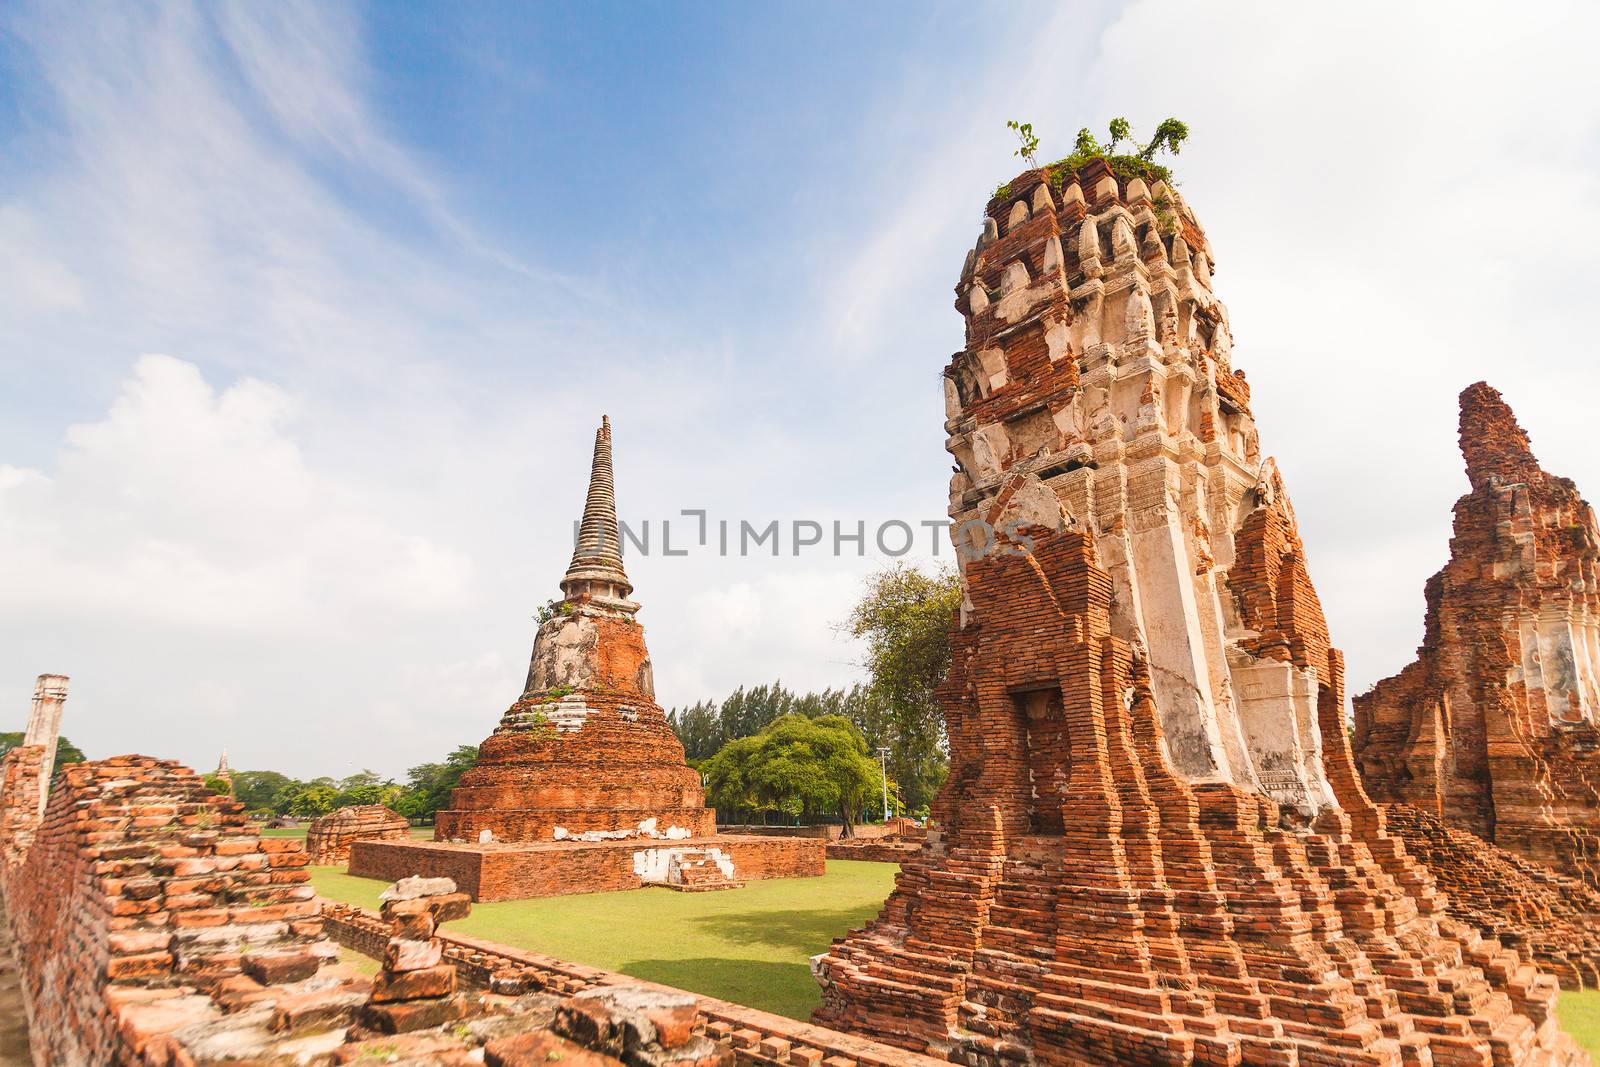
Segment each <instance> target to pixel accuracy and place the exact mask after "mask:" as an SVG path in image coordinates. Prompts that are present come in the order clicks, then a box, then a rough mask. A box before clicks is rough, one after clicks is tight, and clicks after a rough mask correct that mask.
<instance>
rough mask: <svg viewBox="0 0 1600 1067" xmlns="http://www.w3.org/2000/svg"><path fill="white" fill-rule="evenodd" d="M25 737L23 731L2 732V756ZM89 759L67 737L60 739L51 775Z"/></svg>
mask: <svg viewBox="0 0 1600 1067" xmlns="http://www.w3.org/2000/svg"><path fill="white" fill-rule="evenodd" d="M23 736H24V734H23V733H22V731H21V730H0V756H4V755H5V754H6V753H7V752H10V751H11V750H12V749H14V748H16V747H17V746H19V745H21V744H22V738H23ZM88 758H89V757H88V756H85V755H84V754H83V750H82V749H80V748H79V747H78V746H77V745H75V744H73V743H72V742H71V741H68V740H67V739H66V737H64V736H63V737H59V738H57V739H56V762H55V765H54V766H53V767H52V768H51V770H50V773H51V774H54V773H55V772H56V771H59V770H60V769H61V768H62V767H63V766H64V765H66V764H68V763H82V762H83V761H84V760H86V759H88Z"/></svg>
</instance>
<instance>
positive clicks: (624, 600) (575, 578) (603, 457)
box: [561, 415, 639, 614]
mask: <svg viewBox="0 0 1600 1067" xmlns="http://www.w3.org/2000/svg"><path fill="white" fill-rule="evenodd" d="M561 592H562V595H563V596H565V597H566V599H567V600H568V601H573V602H576V601H581V600H584V599H588V600H592V601H595V602H597V603H599V604H602V605H604V606H606V607H611V608H615V609H619V610H623V611H626V612H627V613H628V614H632V613H633V612H634V611H637V610H638V607H639V606H638V605H637V604H635V603H633V602H632V601H631V600H629V599H628V594H630V593H632V592H633V583H632V582H630V581H628V574H627V572H626V571H625V570H623V568H622V537H621V533H620V531H619V530H618V527H617V495H616V482H615V479H614V476H613V474H612V470H611V420H610V419H609V418H607V417H606V416H604V415H602V416H601V417H600V428H599V429H598V430H596V431H595V435H594V462H593V464H592V465H591V466H590V468H589V495H588V497H587V498H586V499H585V501H584V505H583V521H582V522H581V523H580V524H579V526H578V543H577V544H576V545H575V546H574V547H573V550H572V562H571V563H570V564H568V565H567V573H566V574H565V575H564V576H563V577H562V579H561Z"/></svg>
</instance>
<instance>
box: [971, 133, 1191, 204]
mask: <svg viewBox="0 0 1600 1067" xmlns="http://www.w3.org/2000/svg"><path fill="white" fill-rule="evenodd" d="M1006 127H1007V128H1008V129H1011V130H1014V131H1016V133H1017V136H1018V138H1019V139H1022V140H1023V143H1024V146H1025V147H1026V148H1027V149H1028V151H1027V152H1023V151H1021V150H1019V151H1018V152H1017V155H1019V156H1022V157H1023V159H1025V160H1026V161H1027V163H1028V166H1029V167H1033V166H1035V165H1036V163H1035V160H1034V156H1033V153H1034V152H1035V151H1037V150H1038V147H1039V138H1038V137H1036V136H1034V133H1033V126H1032V125H1031V124H1027V123H1023V124H1019V123H1017V122H1016V121H1015V120H1012V121H1010V122H1008V123H1006ZM1024 131H1026V133H1024ZM1188 139H1189V127H1188V125H1187V124H1186V123H1184V122H1182V121H1181V120H1179V119H1175V118H1165V119H1162V120H1161V122H1160V123H1158V124H1157V125H1156V129H1155V133H1154V134H1152V135H1151V137H1150V140H1149V141H1147V142H1145V143H1144V144H1143V145H1140V144H1139V143H1138V142H1137V141H1136V140H1134V136H1133V127H1132V126H1131V125H1130V124H1129V123H1128V120H1127V119H1125V118H1122V117H1121V116H1118V117H1117V118H1114V119H1112V120H1111V121H1110V122H1109V123H1108V124H1107V127H1106V140H1105V141H1104V142H1101V141H1100V140H1099V139H1098V138H1097V137H1095V135H1094V133H1093V132H1092V131H1090V130H1089V128H1088V127H1087V126H1085V127H1084V128H1083V129H1080V130H1079V131H1078V136H1077V137H1076V138H1074V139H1073V142H1072V152H1071V153H1070V154H1068V155H1066V156H1063V157H1062V158H1060V159H1058V160H1056V161H1055V162H1054V163H1048V164H1046V165H1045V168H1044V169H1045V170H1046V171H1047V172H1048V173H1049V180H1050V184H1051V185H1052V186H1053V187H1054V188H1056V189H1057V190H1060V189H1061V187H1062V186H1063V185H1065V184H1066V182H1067V181H1068V180H1069V179H1070V178H1071V177H1072V175H1073V174H1074V173H1075V172H1076V171H1078V170H1079V169H1080V168H1082V167H1083V166H1084V164H1086V163H1088V162H1089V161H1090V160H1091V159H1103V160H1105V161H1106V165H1107V166H1109V167H1110V168H1111V170H1112V172H1113V173H1114V174H1116V175H1117V176H1118V177H1119V178H1124V179H1126V178H1144V179H1146V180H1151V181H1154V180H1156V179H1161V180H1164V181H1171V180H1172V171H1171V170H1170V169H1169V168H1167V167H1165V166H1163V165H1162V164H1160V163H1157V162H1156V161H1155V158H1156V156H1157V154H1159V153H1161V152H1166V153H1167V154H1169V155H1173V156H1176V155H1178V154H1179V153H1180V152H1181V151H1182V149H1183V145H1184V142H1186V141H1187V140H1188ZM1124 145H1126V146H1127V148H1131V149H1133V151H1127V150H1125V149H1124ZM1010 189H1011V186H1010V184H1009V183H1007V184H1004V185H1001V186H1000V187H999V188H998V189H996V190H995V195H996V196H998V197H1004V196H1008V195H1010Z"/></svg>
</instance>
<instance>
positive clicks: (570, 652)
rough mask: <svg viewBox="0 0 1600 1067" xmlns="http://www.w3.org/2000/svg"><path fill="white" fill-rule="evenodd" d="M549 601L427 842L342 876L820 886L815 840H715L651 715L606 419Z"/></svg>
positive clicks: (650, 685)
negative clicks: (812, 881) (521, 664)
mask: <svg viewBox="0 0 1600 1067" xmlns="http://www.w3.org/2000/svg"><path fill="white" fill-rule="evenodd" d="M561 593H562V599H561V600H560V601H558V602H555V603H553V604H552V605H551V606H550V612H549V618H548V619H546V620H545V621H544V622H543V623H542V624H541V625H540V627H539V632H538V634H537V636H536V637H535V638H534V642H533V656H532V662H531V664H530V665H529V668H528V680H527V684H526V686H525V687H524V689H523V693H522V696H521V698H520V699H518V700H517V702H516V703H514V704H512V705H511V707H510V709H509V710H507V711H506V713H505V714H504V715H503V716H501V719H500V724H499V726H498V727H496V729H495V731H494V733H493V734H491V735H490V736H489V737H488V738H487V739H486V740H485V741H484V742H483V744H481V745H480V746H478V760H477V763H476V764H475V765H474V766H473V767H472V768H470V769H469V770H468V771H467V772H466V773H465V774H463V775H462V776H461V782H460V784H459V785H458V786H457V787H456V789H455V791H454V792H453V793H452V794H451V798H450V807H449V808H448V809H447V810H443V811H440V812H439V813H438V816H437V819H436V823H435V831H434V836H435V839H436V841H435V843H432V844H429V843H426V842H399V841H391V842H369V841H361V842H357V843H356V844H355V845H354V846H353V847H352V849H351V852H350V872H351V873H352V874H359V875H363V876H366V877H374V878H391V879H392V878H399V877H404V876H405V875H409V874H425V875H430V876H439V877H448V878H451V879H454V880H455V882H456V884H458V885H460V886H461V887H462V888H463V889H464V890H466V891H467V892H468V893H470V894H472V898H473V899H474V900H508V899H514V898H517V897H528V896H545V895H552V894H559V893H593V892H603V891H607V890H616V889H633V888H638V887H639V886H642V885H649V884H661V885H670V886H673V887H675V888H686V887H690V886H692V887H694V888H696V889H702V890H703V889H709V888H714V887H724V888H731V887H733V886H735V885H737V884H738V883H739V882H741V881H744V880H747V879H753V878H782V877H793V876H796V875H820V874H822V873H823V867H824V862H825V859H824V855H823V843H822V842H821V841H803V840H791V841H773V840H762V839H756V838H743V837H738V836H733V835H718V834H717V833H716V812H715V811H714V810H713V809H711V808H707V807H706V806H705V793H704V790H703V788H702V786H701V783H700V775H699V774H698V773H697V772H696V771H695V770H694V769H693V768H691V767H690V766H689V765H688V764H687V763H686V762H685V761H684V754H683V745H682V744H680V743H679V741H678V739H677V737H676V736H675V735H674V734H673V732H672V728H671V726H669V725H668V723H667V717H666V714H665V713H664V712H663V711H662V710H661V707H660V705H658V704H657V703H656V701H655V683H654V680H653V678H652V675H651V667H650V653H649V651H648V650H647V649H646V648H645V642H644V628H643V627H642V626H640V625H639V623H638V620H637V619H636V618H635V616H636V614H637V613H638V611H639V605H638V604H637V603H636V602H635V601H634V600H632V599H631V596H632V593H633V584H632V583H631V582H630V581H629V580H628V575H627V572H626V571H625V570H624V569H623V564H622V544H621V540H620V535H619V530H618V525H617V507H616V492H615V484H614V475H613V472H612V459H611V423H610V420H609V419H602V421H601V424H600V428H599V430H598V431H596V433H595V442H594V458H593V462H592V464H591V467H590V476H589V492H588V497H587V499H586V501H585V504H584V509H583V519H582V521H581V523H580V524H579V529H578V537H577V544H576V546H575V547H574V550H573V554H572V560H571V562H570V563H569V565H568V566H567V571H566V574H565V576H564V577H563V578H562V580H561Z"/></svg>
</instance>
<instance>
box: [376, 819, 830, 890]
mask: <svg viewBox="0 0 1600 1067" xmlns="http://www.w3.org/2000/svg"><path fill="white" fill-rule="evenodd" d="M669 848H670V849H711V848H714V849H720V850H721V851H722V852H723V853H724V854H725V855H726V856H728V857H729V858H730V859H732V860H733V865H734V870H735V877H736V878H737V879H738V880H740V881H752V880H756V879H762V878H805V877H815V876H818V875H821V874H822V873H823V872H824V869H825V860H824V843H823V842H822V841H818V840H807V839H804V838H770V837H744V836H739V835H735V834H724V835H719V836H717V837H707V838H691V839H689V840H682V841H654V840H649V839H643V840H641V839H638V838H633V839H629V840H626V841H592V842H591V841H552V842H549V843H542V844H533V843H523V844H509V843H508V844H486V845H460V844H451V843H448V842H439V841H405V842H399V841H358V842H356V843H355V844H354V845H353V846H352V847H351V849H350V873H351V874H353V875H355V876H357V877H360V878H380V879H384V880H395V879H399V878H404V877H406V876H408V875H413V874H422V875H427V876H430V877H445V878H451V879H454V880H455V883H456V885H457V886H459V887H460V888H461V890H462V892H465V893H469V894H471V896H472V899H473V900H477V901H484V900H522V899H525V898H528V897H543V896H561V895H565V894H570V893H609V892H613V891H615V890H620V889H638V888H640V887H642V886H644V885H645V884H646V882H645V880H644V879H642V878H641V877H640V876H639V875H638V874H637V873H636V871H635V859H634V857H635V855H636V854H638V853H641V852H647V851H650V850H662V849H669Z"/></svg>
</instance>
